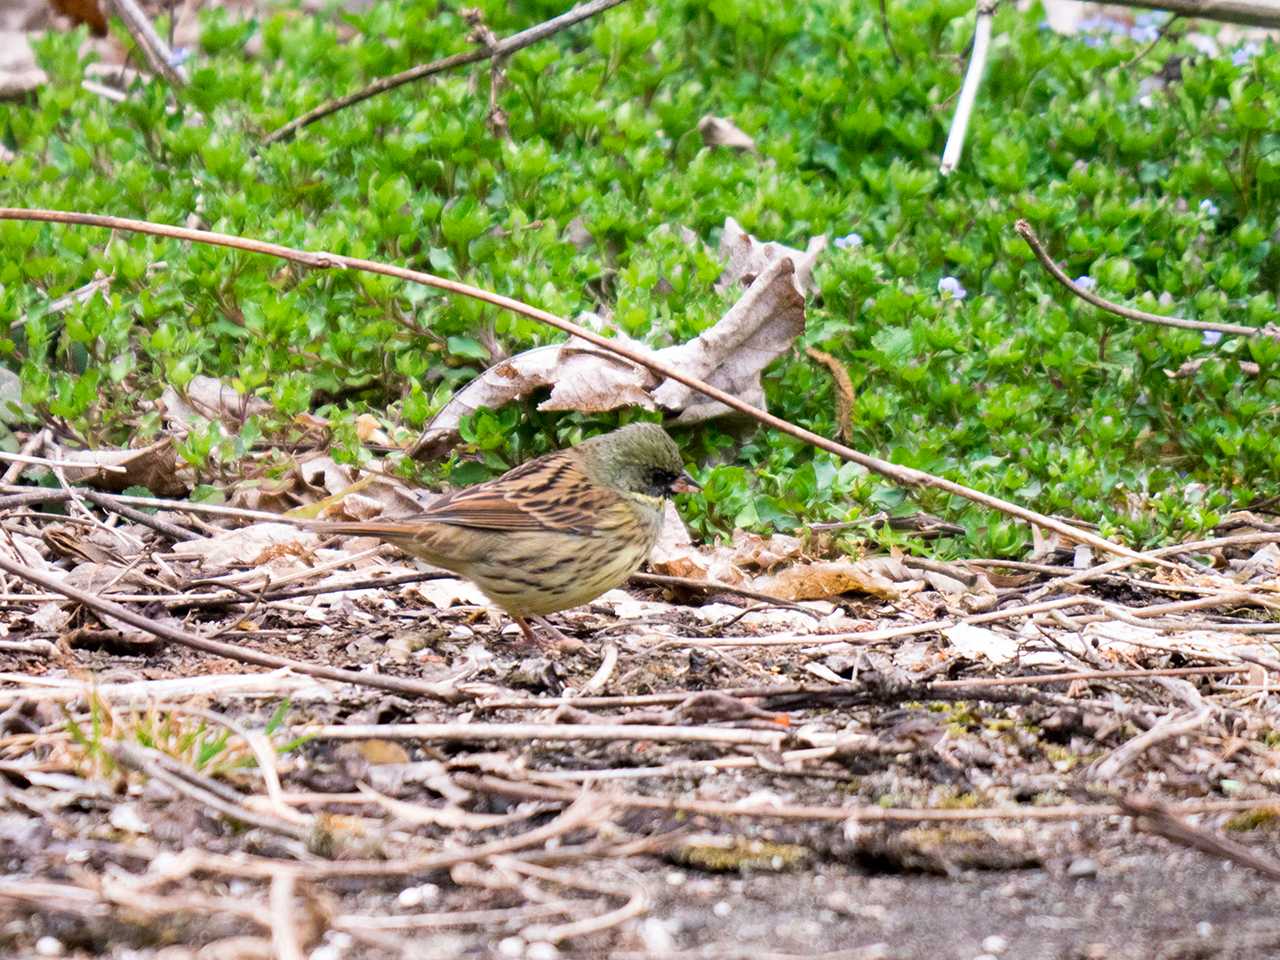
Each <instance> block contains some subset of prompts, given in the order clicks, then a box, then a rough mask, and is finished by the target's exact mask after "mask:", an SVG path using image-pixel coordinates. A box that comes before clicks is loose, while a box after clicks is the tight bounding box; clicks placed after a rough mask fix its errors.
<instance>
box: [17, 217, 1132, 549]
mask: <svg viewBox="0 0 1280 960" xmlns="http://www.w3.org/2000/svg"><path fill="white" fill-rule="evenodd" d="M0 220H35V221H40V222H45V223H70V224H78V225H80V226H93V227H106V228H107V229H115V230H129V231H133V232H136V233H145V234H150V235H151V236H158V237H168V238H171V239H174V240H187V241H191V242H193V243H207V244H211V245H213V246H220V247H231V248H233V249H237V250H246V251H249V252H251V253H261V254H266V255H267V256H273V257H279V258H280V259H283V260H289V261H292V262H294V263H301V264H304V265H306V266H312V267H317V268H342V269H348V270H365V271H368V272H370V273H377V274H381V275H383V276H388V277H396V278H397V279H400V280H408V281H411V282H413V283H421V284H423V285H424V286H428V287H435V288H436V289H439V290H445V291H448V292H450V293H455V294H460V295H462V296H467V297H472V298H474V299H476V300H481V301H484V302H485V303H490V304H493V305H494V306H496V307H501V308H503V309H504V310H510V311H512V312H514V313H518V314H521V315H522V316H526V317H529V318H531V319H534V320H537V321H539V322H541V323H545V324H547V325H548V326H551V327H555V328H556V329H557V330H561V331H563V332H565V333H569V334H572V335H573V336H576V337H579V338H580V339H582V340H585V341H587V342H588V343H590V344H592V345H593V346H597V347H600V348H601V349H603V350H608V351H610V352H611V353H615V354H617V355H618V356H620V357H623V358H625V359H627V360H630V361H631V362H632V363H636V364H639V365H640V366H642V367H646V368H648V369H650V370H652V371H654V372H655V373H658V374H661V375H662V376H664V377H667V378H669V379H671V380H674V381H676V382H677V383H682V384H684V385H685V386H687V387H690V388H691V389H693V390H697V391H698V392H699V393H701V394H704V395H705V396H707V397H710V398H711V399H712V400H717V401H719V402H720V403H723V404H724V405H725V406H727V407H730V408H732V409H734V410H737V411H739V412H740V413H743V414H746V415H747V416H749V417H751V418H752V419H754V420H756V421H758V422H760V423H762V424H764V425H766V426H769V427H772V428H773V429H775V430H780V431H782V432H783V433H786V434H789V435H791V436H793V437H796V438H797V439H800V440H803V441H805V442H806V443H810V444H812V445H813V446H815V447H818V448H819V449H821V450H826V451H827V452H829V453H834V454H835V455H836V456H838V457H841V458H843V459H845V460H849V461H851V462H853V463H856V464H859V465H860V466H863V467H865V468H867V469H868V470H871V471H873V472H875V473H878V474H880V475H881V476H884V477H888V478H889V479H891V480H893V481H894V482H896V483H901V484H903V485H905V486H909V487H924V488H929V489H934V490H941V491H943V492H944V493H950V494H954V495H956V496H959V497H963V498H965V499H966V500H970V501H972V502H974V503H977V504H981V505H982V506H985V507H989V508H990V509H993V510H997V511H999V512H1001V513H1004V514H1007V515H1009V516H1011V517H1017V518H1018V519H1020V520H1023V521H1025V522H1027V523H1031V524H1035V525H1037V526H1040V527H1043V528H1044V529H1046V530H1053V531H1055V532H1057V533H1060V534H1062V535H1063V536H1065V537H1068V538H1069V539H1071V540H1073V541H1077V542H1081V543H1087V544H1089V545H1090V546H1093V547H1097V548H1098V549H1099V550H1104V551H1106V552H1107V553H1111V554H1115V555H1116V556H1120V557H1126V558H1129V559H1131V560H1136V559H1138V558H1139V557H1140V556H1141V555H1140V554H1138V553H1137V552H1136V551H1134V550H1131V549H1130V548H1129V547H1126V546H1123V545H1121V544H1118V543H1113V542H1111V541H1110V540H1107V539H1105V538H1103V537H1100V536H1098V535H1097V534H1096V533H1093V532H1092V531H1089V530H1084V529H1081V528H1080V527H1077V526H1074V525H1072V524H1069V523H1065V522H1063V521H1061V520H1058V519H1055V518H1054V517H1049V516H1046V515H1045V514H1042V513H1037V512H1036V511H1034V510H1030V509H1028V508H1026V507H1023V506H1020V505H1018V504H1016V503H1011V502H1009V501H1007V500H1002V499H1000V498H999V497H993V496H991V495H989V494H985V493H982V492H981V491H979V490H974V489H972V488H970V487H966V486H964V485H963V484H959V483H955V482H954V481H951V480H947V479H946V478H944V477H937V476H934V475H933V474H929V473H925V472H924V471H923V470H916V469H914V468H912V467H905V466H901V465H899V464H896V463H891V462H890V461H888V460H882V459H880V458H879V457H873V456H870V455H869V454H865V453H861V452H860V451H857V450H854V449H853V448H852V447H847V446H845V445H844V444H842V443H837V442H836V441H834V440H830V439H828V438H827V437H823V436H820V435H819V434H816V433H814V432H812V431H811V430H806V429H804V428H803V427H799V426H796V425H795V424H793V423H791V422H789V421H787V420H783V419H782V418H781V417H778V416H775V415H773V414H771V413H768V412H767V411H765V410H761V409H759V408H757V407H753V406H752V405H751V404H749V403H747V402H746V401H744V400H742V399H741V398H740V397H737V396H735V395H733V394H731V393H728V392H726V391H724V390H721V389H719V388H718V387H713V386H712V385H711V384H709V383H706V382H704V381H702V380H700V379H698V378H697V377H693V376H690V375H689V374H688V373H686V372H685V371H683V370H680V369H677V368H676V367H674V366H672V365H670V364H668V363H666V362H664V361H662V360H658V359H657V358H655V357H654V356H653V355H652V354H651V353H650V352H649V351H648V350H646V349H643V348H637V347H631V346H628V345H626V344H623V343H620V342H619V341H617V340H611V339H609V338H608V337H604V336H601V335H600V334H598V333H596V332H595V331H593V330H588V329H587V328H586V327H583V326H580V325H578V324H576V323H572V322H571V321H569V320H565V319H564V318H562V317H558V316H556V315H555V314H553V313H548V312H547V311H546V310H540V309H538V308H537V307H531V306H529V305H528V304H526V303H522V302H521V301H519V300H513V299H512V298H510V297H504V296H502V295H501V294H497V293H491V292H490V291H487V290H481V289H479V288H478V287H473V286H470V285H469V284H465V283H461V282H459V281H456V280H448V279H446V278H444V277H437V276H435V275H434V274H430V273H423V272H421V271H419V270H409V269H406V268H404V267H395V266H391V265H389V264H384V263H378V262H377V261H374V260H365V259H362V258H360V257H346V256H341V255H339V254H333V253H310V252H307V251H303V250H297V249H294V248H292V247H285V246H281V245H280V244H275V243H266V242H263V241H261V240H248V239H245V238H243V237H236V236H232V235H230V234H225V233H213V232H211V231H203V230H189V229H186V228H184V227H172V226H167V225H165V224H158V223H151V222H149V221H145V220H130V219H126V218H124V217H106V216H100V215H97V214H90V213H78V212H70V211H60V210H34V209H24V208H15V207H6V208H0Z"/></svg>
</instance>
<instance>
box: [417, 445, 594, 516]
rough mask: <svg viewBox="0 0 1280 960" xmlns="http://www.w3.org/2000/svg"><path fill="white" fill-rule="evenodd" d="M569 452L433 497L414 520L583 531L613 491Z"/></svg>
mask: <svg viewBox="0 0 1280 960" xmlns="http://www.w3.org/2000/svg"><path fill="white" fill-rule="evenodd" d="M566 454H567V451H561V452H558V453H552V454H549V455H548V456H545V457H539V458H538V459H537V460H531V461H529V462H528V463H526V464H523V465H521V466H519V467H516V468H515V469H514V470H512V471H510V472H509V473H505V474H503V475H502V476H501V477H499V478H498V479H496V480H491V481H489V482H488V483H481V484H477V485H476V486H474V487H465V488H463V489H462V490H458V491H456V492H454V493H450V494H447V495H446V496H443V497H441V498H440V499H438V500H436V501H435V502H434V503H432V504H431V505H430V506H428V507H427V508H426V510H425V511H424V512H423V513H422V514H421V516H420V517H417V518H415V519H421V520H433V521H436V522H438V523H449V524H453V525H455V526H460V527H472V528H475V529H479V530H510V531H518V530H551V531H554V532H556V533H572V534H577V535H579V536H585V535H588V534H590V533H592V532H593V531H594V530H595V528H596V527H597V525H598V521H599V512H600V511H601V510H602V509H605V508H607V507H609V506H613V505H615V504H616V503H617V494H616V493H614V492H613V491H612V490H611V489H609V488H608V487H604V486H601V485H600V484H597V483H592V482H591V480H590V479H588V478H587V476H586V474H585V473H583V472H582V469H581V468H580V467H579V466H578V463H577V460H576V458H574V457H572V456H568V455H566Z"/></svg>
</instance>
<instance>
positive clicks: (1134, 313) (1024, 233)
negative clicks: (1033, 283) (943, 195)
mask: <svg viewBox="0 0 1280 960" xmlns="http://www.w3.org/2000/svg"><path fill="white" fill-rule="evenodd" d="M1013 228H1014V229H1015V230H1017V231H1018V234H1019V235H1020V236H1021V237H1022V239H1023V240H1025V241H1027V246H1029V247H1030V248H1031V252H1032V253H1034V254H1035V255H1036V259H1037V260H1039V261H1040V265H1041V266H1042V267H1044V268H1045V269H1046V270H1047V271H1049V274H1050V276H1052V277H1053V279H1055V280H1057V281H1058V282H1059V283H1060V284H1062V285H1063V286H1064V287H1066V288H1067V289H1068V290H1070V291H1071V292H1072V293H1074V294H1075V295H1076V296H1077V297H1079V298H1080V299H1081V300H1084V301H1085V302H1086V303H1091V304H1093V305H1094V306H1095V307H1097V308H1098V309H1100V310H1106V311H1107V312H1108V313H1114V314H1115V315H1116V316H1118V317H1124V318H1125V319H1127V320H1140V321H1142V322H1143V323H1155V324H1159V325H1160V326H1162V327H1179V328H1181V329H1183V330H1215V331H1217V332H1218V333H1222V334H1232V335H1235V336H1241V337H1271V338H1272V339H1280V328H1277V327H1276V326H1275V325H1274V324H1267V325H1266V326H1265V327H1249V326H1243V325H1241V324H1238V323H1210V322H1209V321H1207V320H1183V319H1182V318H1181V317H1162V316H1160V314H1158V313H1147V312H1146V311H1145V310H1135V309H1134V308H1133V307H1126V306H1122V305H1121V304H1118V303H1112V302H1111V301H1110V300H1107V299H1105V298H1103V297H1100V296H1098V295H1097V294H1096V293H1094V292H1093V291H1092V290H1086V289H1085V288H1084V287H1082V286H1080V284H1078V283H1076V282H1075V281H1074V280H1072V279H1071V278H1070V277H1068V276H1067V275H1066V274H1065V273H1064V272H1063V270H1062V268H1061V267H1059V266H1058V265H1057V264H1056V263H1054V260H1053V258H1052V257H1051V256H1049V252H1048V251H1047V250H1045V248H1044V245H1043V244H1042V243H1041V242H1040V238H1039V237H1038V236H1036V232H1035V231H1034V230H1033V229H1031V224H1029V223H1027V221H1025V220H1019V221H1018V222H1017V223H1015V224H1014V227H1013Z"/></svg>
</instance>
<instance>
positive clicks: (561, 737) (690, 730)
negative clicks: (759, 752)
mask: <svg viewBox="0 0 1280 960" xmlns="http://www.w3.org/2000/svg"><path fill="white" fill-rule="evenodd" d="M298 732H299V734H300V735H302V736H306V737H310V738H312V739H315V740H448V741H461V742H465V741H476V740H515V741H520V740H556V741H568V742H574V741H577V740H603V741H605V742H616V741H621V740H641V741H652V742H656V743H725V744H737V745H740V746H741V745H745V746H757V747H768V748H773V749H777V748H779V747H780V746H781V745H782V743H783V742H784V741H786V740H787V739H788V738H790V737H792V736H793V734H792V733H791V732H790V731H781V730H780V731H778V732H776V733H775V732H774V731H772V730H742V729H739V728H736V727H703V726H699V727H675V726H670V727H664V726H655V725H651V724H614V723H476V722H475V721H469V722H466V723H383V724H377V723H347V724H336V725H331V726H325V725H320V726H307V727H300V728H299V731H298ZM814 738H818V739H823V738H831V739H832V740H833V742H834V741H837V740H839V739H840V738H841V735H840V734H808V735H807V736H805V737H804V739H806V740H811V739H814Z"/></svg>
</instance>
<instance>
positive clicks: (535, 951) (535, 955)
mask: <svg viewBox="0 0 1280 960" xmlns="http://www.w3.org/2000/svg"><path fill="white" fill-rule="evenodd" d="M524 955H525V960H558V958H559V956H560V950H559V948H558V947H557V946H556V945H555V944H554V943H547V941H545V940H539V941H537V942H536V943H531V944H529V946H528V947H527V948H525V951H524Z"/></svg>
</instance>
